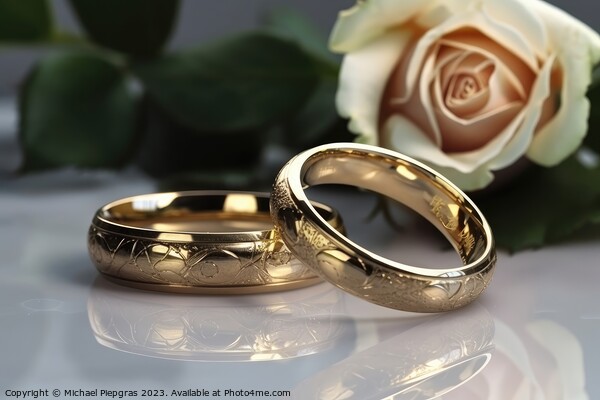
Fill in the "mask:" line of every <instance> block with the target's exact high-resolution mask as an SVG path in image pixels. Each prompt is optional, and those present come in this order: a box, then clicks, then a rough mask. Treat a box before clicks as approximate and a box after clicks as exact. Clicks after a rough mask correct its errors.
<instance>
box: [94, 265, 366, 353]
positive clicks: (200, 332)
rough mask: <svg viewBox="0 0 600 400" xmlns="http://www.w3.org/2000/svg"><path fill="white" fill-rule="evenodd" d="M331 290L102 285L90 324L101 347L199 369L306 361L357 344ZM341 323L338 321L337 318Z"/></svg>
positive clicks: (336, 294) (101, 281)
mask: <svg viewBox="0 0 600 400" xmlns="http://www.w3.org/2000/svg"><path fill="white" fill-rule="evenodd" d="M340 295H341V294H340V293H339V291H337V290H334V289H332V288H330V287H329V286H328V285H317V286H315V287H313V288H307V289H303V290H293V291H288V292H281V293H272V294H261V295H252V296H248V295H246V296H227V297H224V296H216V297H215V296H212V297H211V296H187V295H175V296H174V295H173V294H164V293H154V292H145V291H140V290H132V289H127V288H121V287H119V286H117V285H114V284H112V283H110V282H107V281H106V280H104V279H102V278H101V277H99V278H98V279H97V280H96V282H95V283H94V285H93V287H92V291H91V293H90V296H89V299H88V316H89V321H90V325H91V328H92V330H93V332H94V336H95V338H96V340H97V341H98V342H99V343H100V344H102V345H103V346H106V347H109V348H112V349H115V350H120V351H125V352H129V353H134V354H140V355H145V356H152V357H160V358H169V359H185V360H195V361H263V360H281V359H289V358H294V357H300V356H307V355H311V354H315V353H319V352H322V351H325V350H327V349H329V348H331V347H333V346H334V345H335V344H336V343H338V344H339V343H344V342H347V340H344V339H345V338H347V337H351V338H352V340H353V338H354V326H353V323H352V322H351V320H350V319H349V318H346V317H339V314H340V310H339V308H341V302H340V301H339V297H340ZM336 315H337V317H336Z"/></svg>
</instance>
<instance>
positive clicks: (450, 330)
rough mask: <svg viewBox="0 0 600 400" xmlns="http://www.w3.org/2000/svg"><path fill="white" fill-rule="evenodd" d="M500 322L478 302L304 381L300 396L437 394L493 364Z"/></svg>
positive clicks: (422, 397) (334, 398)
mask: <svg viewBox="0 0 600 400" xmlns="http://www.w3.org/2000/svg"><path fill="white" fill-rule="evenodd" d="M494 330H495V329H494V321H493V319H492V317H491V316H490V314H489V313H488V312H487V311H486V310H485V309H484V308H483V307H481V306H478V305H473V306H470V307H467V308H466V309H461V310H458V311H455V312H453V313H450V314H445V315H442V316H439V317H437V318H434V319H432V320H428V321H427V322H424V323H422V324H420V325H417V326H416V327H414V328H411V329H409V330H407V331H404V332H402V333H400V334H399V335H397V336H395V337H393V338H391V339H388V340H385V341H383V342H380V343H378V344H376V345H375V346H373V347H370V348H368V349H367V350H364V351H362V352H359V353H356V354H353V355H351V356H350V357H348V358H346V359H345V360H343V361H341V362H339V363H337V364H334V365H333V366H331V367H330V368H328V369H326V370H324V371H322V372H320V373H318V374H316V375H313V376H312V377H310V378H308V379H306V380H305V381H303V382H301V383H300V384H299V385H298V386H297V388H296V389H295V390H293V391H292V393H293V395H294V398H298V399H328V400H338V399H361V400H365V399H411V400H417V399H418V400H425V399H434V398H436V397H439V396H441V395H443V394H445V393H448V392H450V391H452V390H454V389H455V388H457V387H459V386H460V385H462V384H463V383H465V382H467V381H468V380H470V379H471V378H473V377H474V376H476V375H477V374H478V373H479V372H481V371H482V370H483V369H484V368H485V366H486V365H487V364H488V362H489V361H490V359H491V357H492V351H493V349H494Z"/></svg>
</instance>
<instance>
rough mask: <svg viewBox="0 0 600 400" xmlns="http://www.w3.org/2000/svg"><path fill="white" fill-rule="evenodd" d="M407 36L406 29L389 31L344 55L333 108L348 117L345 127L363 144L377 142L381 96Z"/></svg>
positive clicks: (408, 35)
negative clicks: (357, 136) (335, 106)
mask: <svg viewBox="0 0 600 400" xmlns="http://www.w3.org/2000/svg"><path fill="white" fill-rule="evenodd" d="M409 38H410V33H408V32H402V31H395V32H391V33H388V34H386V35H384V36H382V37H380V38H377V39H376V40H373V41H372V42H371V43H369V44H368V45H366V46H364V47H363V48H361V49H360V50H357V51H355V52H352V53H350V54H348V55H346V57H344V61H343V62H342V68H341V71H340V79H339V86H338V91H337V95H336V103H337V108H338V112H339V113H340V115H341V116H343V117H346V118H350V124H349V126H348V128H349V129H350V130H351V131H352V132H355V133H358V134H361V135H362V136H363V137H362V139H361V140H362V141H363V142H365V143H373V144H375V143H377V132H378V126H377V125H378V121H379V106H380V102H381V97H382V94H383V91H384V89H385V85H386V82H387V80H388V77H389V76H390V74H391V73H392V70H393V69H394V67H395V66H396V63H397V61H398V58H399V57H400V55H401V54H402V51H403V50H404V49H405V48H406V46H407V43H408V41H409Z"/></svg>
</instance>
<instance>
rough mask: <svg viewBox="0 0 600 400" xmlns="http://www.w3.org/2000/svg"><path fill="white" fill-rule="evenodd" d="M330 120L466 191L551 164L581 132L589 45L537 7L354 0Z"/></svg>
mask: <svg viewBox="0 0 600 400" xmlns="http://www.w3.org/2000/svg"><path fill="white" fill-rule="evenodd" d="M330 46H331V48H332V49H333V50H334V51H337V52H342V53H346V56H345V57H344V61H343V63H342V69H341V73H340V81H339V88H338V93H337V106H338V111H339V113H340V114H341V115H342V116H344V117H347V118H350V125H349V126H350V129H351V130H352V131H353V132H355V133H358V134H359V135H360V137H359V138H358V140H360V141H363V142H366V143H371V144H378V145H380V146H384V147H387V148H391V149H395V150H398V151H400V152H402V153H404V154H407V155H409V156H412V157H414V158H416V159H419V160H421V161H423V162H425V163H427V164H429V165H431V166H432V167H434V168H436V169H438V170H439V171H440V172H442V173H443V174H444V175H446V176H447V177H448V178H450V179H451V180H453V181H454V182H455V183H457V184H458V185H459V186H460V187H462V188H463V189H466V190H475V189H480V188H483V187H485V186H487V185H488V184H489V183H490V182H491V181H492V180H493V179H494V175H493V174H492V171H497V170H501V169H503V168H506V167H508V166H509V165H511V164H513V163H514V162H515V161H517V160H519V159H520V158H522V157H523V156H526V157H527V158H529V159H530V160H532V161H533V162H536V163H538V164H541V165H544V166H553V165H556V164H558V163H559V162H561V161H562V160H564V159H565V158H566V157H567V156H568V155H570V154H572V153H573V152H574V151H575V150H576V149H577V148H578V147H579V146H580V144H581V141H582V140H583V138H584V136H585V134H586V131H587V117H588V114H589V101H588V100H587V98H586V97H585V93H586V90H587V87H588V85H589V84H590V81H591V71H592V67H593V65H594V64H595V63H597V62H598V61H599V60H600V36H599V35H598V34H597V33H596V32H594V31H593V30H592V29H590V28H589V27H587V26H586V25H584V24H583V23H581V22H580V21H578V20H576V19H575V18H573V17H571V16H570V15H568V14H566V13H565V12H563V11H561V10H559V9H557V8H555V7H553V6H551V5H550V4H547V3H545V2H542V1H540V0H365V1H360V2H359V3H358V4H357V5H356V6H354V7H353V8H351V9H349V10H346V11H343V12H341V13H340V16H339V18H338V21H337V23H336V25H335V27H334V30H333V33H332V36H331V40H330Z"/></svg>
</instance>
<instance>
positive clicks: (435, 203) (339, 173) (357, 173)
mask: <svg viewBox="0 0 600 400" xmlns="http://www.w3.org/2000/svg"><path fill="white" fill-rule="evenodd" d="M301 177H302V184H303V185H308V186H316V185H323V184H343V185H350V186H357V187H360V188H364V189H368V190H371V191H373V192H376V193H379V194H383V195H385V196H387V197H390V198H391V199H394V200H396V201H398V202H400V203H401V204H404V205H405V206H408V207H409V208H411V209H412V210H414V211H415V212H417V213H418V214H420V215H422V216H423V217H425V218H426V219H427V220H428V221H430V222H431V223H432V224H433V225H434V226H435V227H436V228H437V229H438V230H439V231H440V232H442V234H443V235H444V236H445V237H446V238H447V239H448V240H449V241H450V243H451V244H452V245H453V246H454V248H455V249H456V251H457V252H458V253H459V255H460V257H461V260H462V262H463V264H464V265H468V264H470V263H472V262H474V261H477V260H478V259H479V258H481V257H482V256H484V255H485V253H486V248H487V246H488V245H489V243H488V240H487V239H486V237H487V236H486V232H485V230H484V228H483V224H482V218H481V217H480V216H479V214H478V211H477V210H476V209H475V208H474V207H473V206H472V205H470V204H469V202H468V200H467V199H465V198H464V196H462V195H461V194H460V193H458V192H457V191H456V190H455V189H454V188H453V187H451V186H450V185H449V184H448V183H446V182H445V181H444V180H442V179H440V178H438V177H437V176H436V175H434V174H432V173H431V172H430V171H428V170H426V169H423V168H420V167H419V166H417V165H414V164H412V163H409V162H407V161H405V160H402V159H395V158H394V159H392V158H389V157H386V156H384V155H378V154H374V153H369V154H367V155H366V154H365V153H353V152H348V151H343V150H339V151H328V152H323V153H317V154H315V155H313V156H312V157H310V158H309V159H308V160H307V161H306V162H305V163H304V165H303V167H302V172H301Z"/></svg>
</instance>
